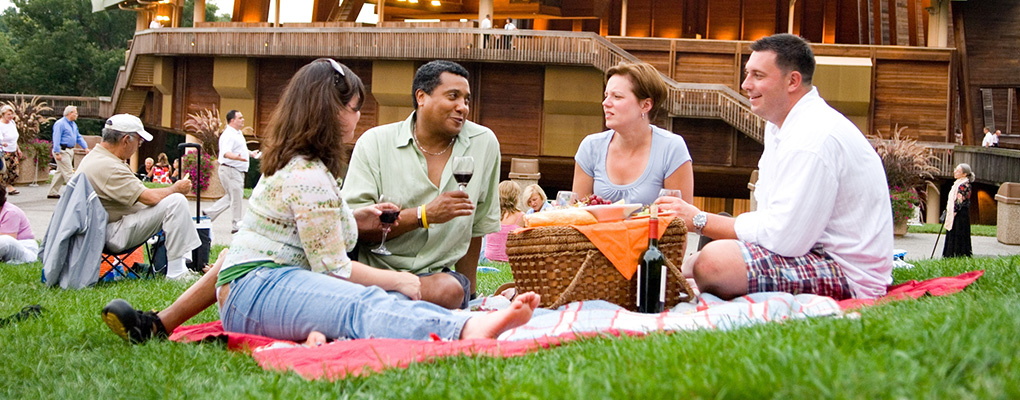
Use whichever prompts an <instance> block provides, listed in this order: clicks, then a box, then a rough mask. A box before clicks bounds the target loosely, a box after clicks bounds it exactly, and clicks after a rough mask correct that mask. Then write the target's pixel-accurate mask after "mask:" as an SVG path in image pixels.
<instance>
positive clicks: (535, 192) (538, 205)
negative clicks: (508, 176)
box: [524, 183, 552, 214]
mask: <svg viewBox="0 0 1020 400" xmlns="http://www.w3.org/2000/svg"><path fill="white" fill-rule="evenodd" d="M524 198H525V199H528V202H527V203H528V211H526V212H525V214H534V213H537V212H539V211H545V210H551V209H552V204H549V202H548V201H547V200H548V199H549V198H548V197H547V196H546V195H545V190H542V187H541V186H538V184H537V183H532V184H530V185H528V187H526V188H524Z"/></svg>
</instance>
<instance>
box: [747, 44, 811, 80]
mask: <svg viewBox="0 0 1020 400" xmlns="http://www.w3.org/2000/svg"><path fill="white" fill-rule="evenodd" d="M751 51H771V52H773V53H776V65H777V66H779V69H781V70H783V72H790V71H797V72H800V76H801V83H802V84H804V85H810V84H811V77H812V76H813V75H814V74H815V54H814V53H813V52H812V51H811V46H810V45H809V44H808V42H807V40H805V39H804V38H802V37H800V36H795V35H791V34H789V33H779V34H775V35H772V36H767V37H763V38H761V39H758V40H757V41H755V42H754V43H751Z"/></svg>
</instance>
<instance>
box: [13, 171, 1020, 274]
mask: <svg viewBox="0 0 1020 400" xmlns="http://www.w3.org/2000/svg"><path fill="white" fill-rule="evenodd" d="M17 189H18V190H19V191H21V194H18V195H14V196H8V197H7V201H10V202H12V203H14V204H17V205H18V207H21V209H22V210H25V214H27V215H28V219H29V221H30V222H31V223H32V231H33V232H34V233H35V235H36V237H38V238H42V237H43V235H44V234H45V233H46V227H47V226H49V222H50V217H51V216H52V215H53V209H54V208H55V207H56V205H57V200H54V199H47V198H46V193H47V192H48V191H49V185H48V184H45V185H44V184H40V185H39V186H35V187H32V186H18V187H17ZM212 203H213V201H211V200H204V201H202V207H203V208H208V207H210V206H212ZM245 203H246V204H247V202H245ZM190 204H191V209H192V210H194V209H195V201H194V200H191V201H190ZM936 236H937V235H935V234H925V233H909V234H907V235H906V236H903V237H897V238H896V244H895V246H894V248H896V249H903V250H906V251H907V256H906V259H907V260H908V261H909V260H919V259H927V258H928V257H929V256H930V255H931V253H932V247H933V246H935V239H936ZM230 238H231V234H230V215H229V212H226V213H224V214H223V215H222V216H221V218H219V219H217V220H216V221H215V222H213V231H212V242H213V244H222V245H229V244H230ZM688 240H689V241H688V243H697V242H698V236H697V235H695V234H693V233H692V234H689V235H688ZM944 243H945V236H944V235H943V237H941V238H939V240H938V248H937V249H936V250H935V257H936V258H938V257H941V255H942V245H943V244H944ZM971 243H972V244H973V247H974V255H976V256H1002V255H1013V254H1020V246H1016V245H1013V246H1011V245H1005V244H1002V243H999V241H998V240H996V239H995V238H994V237H985V236H974V237H973V238H971ZM694 247H695V246H690V249H691V251H693V249H694Z"/></svg>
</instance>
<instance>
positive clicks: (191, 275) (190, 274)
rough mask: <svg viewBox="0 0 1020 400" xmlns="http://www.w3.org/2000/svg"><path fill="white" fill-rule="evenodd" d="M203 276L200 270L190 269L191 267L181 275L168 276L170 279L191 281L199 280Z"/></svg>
mask: <svg viewBox="0 0 1020 400" xmlns="http://www.w3.org/2000/svg"><path fill="white" fill-rule="evenodd" d="M201 277H202V274H200V273H198V272H195V271H193V270H190V269H186V270H184V272H182V273H181V274H180V275H177V276H174V277H170V276H167V277H166V278H167V279H170V280H174V281H180V282H190V281H197V280H198V279H199V278H201Z"/></svg>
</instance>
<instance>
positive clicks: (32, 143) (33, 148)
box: [18, 137, 53, 165]
mask: <svg viewBox="0 0 1020 400" xmlns="http://www.w3.org/2000/svg"><path fill="white" fill-rule="evenodd" d="M18 142H21V138H20V137H19V138H18ZM19 146H21V159H22V160H25V159H34V160H35V163H36V165H39V164H41V163H44V162H47V161H49V159H50V152H51V151H53V142H50V141H49V140H43V139H32V140H29V141H28V142H27V143H25V144H19Z"/></svg>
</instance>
